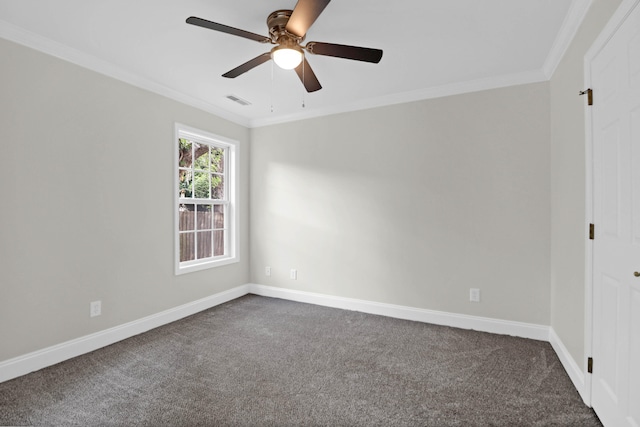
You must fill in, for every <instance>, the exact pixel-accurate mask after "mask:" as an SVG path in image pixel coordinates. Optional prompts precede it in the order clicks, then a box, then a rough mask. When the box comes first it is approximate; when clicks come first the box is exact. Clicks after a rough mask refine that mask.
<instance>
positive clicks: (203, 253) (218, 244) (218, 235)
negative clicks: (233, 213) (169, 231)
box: [178, 205, 224, 262]
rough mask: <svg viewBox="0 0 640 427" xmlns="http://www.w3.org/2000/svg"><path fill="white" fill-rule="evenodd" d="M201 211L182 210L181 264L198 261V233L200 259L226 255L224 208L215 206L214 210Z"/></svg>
mask: <svg viewBox="0 0 640 427" xmlns="http://www.w3.org/2000/svg"><path fill="white" fill-rule="evenodd" d="M192 206H193V205H190V207H192ZM200 209H202V210H198V211H195V210H189V209H186V208H184V209H183V208H181V209H180V212H179V214H180V216H179V218H178V222H179V230H180V231H181V233H180V262H183V261H191V260H194V259H196V244H195V242H196V233H197V234H198V239H197V240H198V245H197V246H198V250H197V257H198V259H202V258H210V257H212V256H220V255H224V230H223V228H224V206H222V205H214V206H213V209H210V208H209V206H205V207H201V208H200ZM196 221H197V230H196V227H195V226H196ZM200 230H204V231H200ZM183 231H184V232H185V233H182V232H183Z"/></svg>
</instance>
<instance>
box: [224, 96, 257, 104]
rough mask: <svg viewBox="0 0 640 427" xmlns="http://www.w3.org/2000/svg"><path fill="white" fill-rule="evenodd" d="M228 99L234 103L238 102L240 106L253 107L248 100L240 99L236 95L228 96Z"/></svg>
mask: <svg viewBox="0 0 640 427" xmlns="http://www.w3.org/2000/svg"><path fill="white" fill-rule="evenodd" d="M227 99H230V100H232V101H233V102H237V103H238V104H240V105H251V103H250V102H249V101H247V100H246V99H242V98H239V97H237V96H235V95H227Z"/></svg>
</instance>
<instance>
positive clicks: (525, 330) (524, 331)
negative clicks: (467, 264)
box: [249, 284, 549, 341]
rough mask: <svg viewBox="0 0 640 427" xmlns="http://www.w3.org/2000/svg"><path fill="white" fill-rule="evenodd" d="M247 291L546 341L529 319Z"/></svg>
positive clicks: (257, 288)
mask: <svg viewBox="0 0 640 427" xmlns="http://www.w3.org/2000/svg"><path fill="white" fill-rule="evenodd" d="M249 292H250V293H252V294H256V295H261V296H266V297H274V298H282V299H287V300H291V301H297V302H305V303H309V304H316V305H323V306H326V307H333V308H342V309H345V310H353V311H360V312H363V313H369V314H378V315H381V316H388V317H395V318H397V319H404V320H414V321H417V322H424V323H433V324H436V325H443V326H453V327H455V328H461V329H473V330H476V331H482V332H490V333H493V334H501V335H513V336H516V337H522V338H530V339H534V340H540V341H549V327H548V326H543V325H536V324H532V323H522V322H513V321H508V320H499V319H491V318H487V317H478V316H469V315H465V314H455V313H447V312H443V311H434V310H426V309H423V308H414V307H406V306H401V305H393V304H385V303H379V302H372V301H365V300H359V299H353V298H343V297H336V296H331V295H324V294H316V293H312V292H304V291H297V290H292V289H284V288H276V287H272V286H264V285H256V284H250V285H249Z"/></svg>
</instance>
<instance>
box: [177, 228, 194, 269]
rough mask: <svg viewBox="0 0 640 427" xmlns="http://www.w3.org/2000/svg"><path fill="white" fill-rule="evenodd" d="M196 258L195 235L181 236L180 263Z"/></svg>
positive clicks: (185, 234)
mask: <svg viewBox="0 0 640 427" xmlns="http://www.w3.org/2000/svg"><path fill="white" fill-rule="evenodd" d="M195 258H196V251H195V234H194V233H182V234H180V262H183V261H191V260H194V259H195Z"/></svg>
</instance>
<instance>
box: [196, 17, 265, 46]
mask: <svg viewBox="0 0 640 427" xmlns="http://www.w3.org/2000/svg"><path fill="white" fill-rule="evenodd" d="M187 24H191V25H197V26H198V27H204V28H208V29H210V30H215V31H220V32H222V33H227V34H231V35H234V36H239V37H244V38H245V39H250V40H255V41H257V42H260V43H269V42H271V39H270V38H269V37H265V36H261V35H260V34H256V33H251V32H249V31H245V30H240V29H238V28H233V27H229V26H228V25H223V24H218V23H217V22H211V21H207V20H206V19H202V18H197V17H195V16H191V17H189V18H187Z"/></svg>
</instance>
